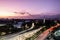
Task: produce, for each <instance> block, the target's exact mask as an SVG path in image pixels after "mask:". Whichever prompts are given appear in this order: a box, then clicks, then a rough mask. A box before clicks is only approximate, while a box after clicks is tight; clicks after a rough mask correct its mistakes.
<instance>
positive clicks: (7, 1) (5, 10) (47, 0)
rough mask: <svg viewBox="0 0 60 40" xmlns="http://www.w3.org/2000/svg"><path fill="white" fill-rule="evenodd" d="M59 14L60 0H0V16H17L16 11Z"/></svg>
mask: <svg viewBox="0 0 60 40" xmlns="http://www.w3.org/2000/svg"><path fill="white" fill-rule="evenodd" d="M25 11H26V12H29V13H30V14H32V15H35V14H42V13H43V14H48V15H53V14H59V13H60V0H0V16H1V17H2V16H16V15H18V14H17V13H16V14H15V13H14V12H25ZM18 16H19V15H18Z"/></svg>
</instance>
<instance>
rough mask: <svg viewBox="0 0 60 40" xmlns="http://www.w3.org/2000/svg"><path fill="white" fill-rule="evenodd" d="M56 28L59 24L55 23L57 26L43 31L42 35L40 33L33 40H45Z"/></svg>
mask: <svg viewBox="0 0 60 40" xmlns="http://www.w3.org/2000/svg"><path fill="white" fill-rule="evenodd" d="M58 26H60V24H59V23H57V25H55V26H51V28H49V29H47V30H46V31H44V32H43V33H41V34H40V35H39V36H38V37H37V38H36V39H35V40H45V38H46V37H47V36H48V34H49V33H50V32H52V31H53V29H54V28H56V27H58Z"/></svg>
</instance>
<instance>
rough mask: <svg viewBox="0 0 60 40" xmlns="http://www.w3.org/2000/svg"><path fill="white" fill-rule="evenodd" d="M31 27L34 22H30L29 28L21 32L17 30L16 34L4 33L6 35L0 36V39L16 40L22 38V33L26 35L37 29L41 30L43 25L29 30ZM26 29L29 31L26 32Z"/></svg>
mask: <svg viewBox="0 0 60 40" xmlns="http://www.w3.org/2000/svg"><path fill="white" fill-rule="evenodd" d="M33 28H34V24H32V27H31V28H29V29H27V30H24V31H22V32H19V33H16V34H10V35H6V36H0V40H16V39H18V40H21V39H22V40H24V39H23V37H22V38H21V36H22V35H23V36H24V35H26V36H27V34H28V35H33V34H34V33H36V32H37V31H39V30H41V29H42V28H43V27H40V28H38V29H36V30H33V31H29V30H31V29H33ZM26 31H29V32H26ZM22 33H23V34H22ZM27 37H29V36H27Z"/></svg>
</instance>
